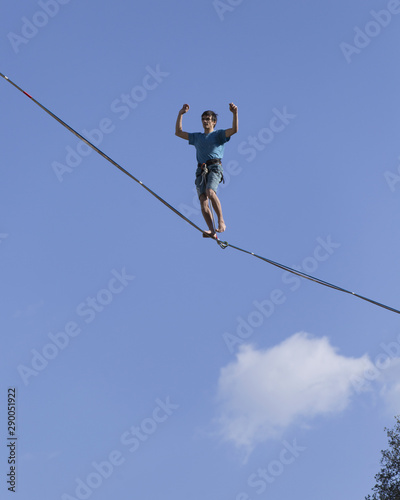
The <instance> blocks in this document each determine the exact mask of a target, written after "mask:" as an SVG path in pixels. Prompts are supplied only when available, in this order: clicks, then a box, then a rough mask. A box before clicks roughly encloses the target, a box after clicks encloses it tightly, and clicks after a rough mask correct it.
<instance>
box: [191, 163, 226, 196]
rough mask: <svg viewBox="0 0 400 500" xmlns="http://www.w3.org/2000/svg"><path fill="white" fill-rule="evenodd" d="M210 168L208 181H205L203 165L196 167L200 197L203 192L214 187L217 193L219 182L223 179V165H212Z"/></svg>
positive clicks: (196, 183)
mask: <svg viewBox="0 0 400 500" xmlns="http://www.w3.org/2000/svg"><path fill="white" fill-rule="evenodd" d="M207 168H208V174H207V181H206V182H204V179H203V176H202V175H201V174H202V169H201V167H197V169H196V180H195V182H194V183H195V185H196V190H197V194H198V196H199V198H200V196H201V195H202V194H204V193H205V192H206V189H212V190H213V191H214V192H215V193H216V192H217V189H218V186H219V183H220V182H221V181H222V172H223V170H222V166H221V165H211V166H210V167H207Z"/></svg>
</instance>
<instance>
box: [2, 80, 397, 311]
mask: <svg viewBox="0 0 400 500" xmlns="http://www.w3.org/2000/svg"><path fill="white" fill-rule="evenodd" d="M0 76H1V77H2V78H4V79H5V80H6V81H7V82H9V83H10V84H11V85H13V87H15V88H16V89H17V90H19V91H20V92H22V93H23V94H25V95H26V96H27V97H29V99H31V100H32V101H33V102H34V103H35V104H37V105H38V106H39V107H40V108H41V109H43V111H45V112H46V113H47V114H49V115H50V116H51V117H52V118H54V119H55V120H56V121H58V123H60V124H61V125H62V126H63V127H65V128H66V129H68V130H69V131H70V132H72V133H73V134H74V135H75V136H76V137H78V138H79V139H80V140H82V141H83V142H84V143H85V144H87V145H88V146H90V147H91V148H92V149H94V151H96V152H97V153H98V154H99V155H100V156H102V157H103V158H105V159H106V160H107V161H108V162H109V163H111V164H112V165H114V166H115V167H116V168H118V169H119V170H121V172H123V173H124V174H125V175H127V176H128V177H130V178H131V179H132V180H134V181H135V182H137V183H138V184H140V185H141V186H142V187H143V188H144V189H146V191H148V192H149V193H150V194H151V195H153V196H154V197H155V198H157V200H159V201H160V202H161V203H163V204H164V205H165V206H166V207H168V208H169V209H170V210H172V211H173V212H174V213H175V214H176V215H178V216H179V217H181V219H183V220H184V221H186V222H187V223H188V224H190V225H191V226H192V227H194V228H195V229H197V230H198V231H200V232H201V233H203V234H204V231H203V230H202V229H201V228H200V227H199V226H197V225H196V224H195V223H194V222H192V221H191V220H190V219H188V218H187V217H186V216H185V215H183V214H182V213H181V212H179V211H178V210H177V209H176V208H174V207H173V206H172V205H170V204H169V203H168V202H167V201H165V200H164V199H163V198H161V196H159V195H158V194H157V193H155V192H154V191H152V190H151V189H150V188H149V187H147V186H146V185H145V184H143V182H142V181H140V180H139V179H137V178H136V177H135V176H133V175H132V174H131V173H130V172H128V171H127V170H126V169H125V168H123V167H122V166H121V165H119V164H118V163H117V162H116V161H114V160H113V159H112V158H110V157H109V156H107V155H106V154H105V153H103V151H101V150H100V149H99V148H98V147H97V146H95V145H94V144H92V143H91V142H90V141H88V140H87V139H85V137H83V136H82V135H81V134H80V133H79V132H77V131H76V130H74V129H73V128H72V127H70V126H69V125H68V124H67V123H65V122H64V121H63V120H61V119H60V118H59V117H58V116H57V115H55V114H54V113H53V112H52V111H50V110H49V109H47V108H46V107H45V106H43V104H41V103H40V102H39V101H37V100H36V99H34V98H33V97H32V96H31V95H30V94H28V93H27V92H25V90H23V89H22V88H21V87H19V86H18V85H17V84H16V83H14V82H13V81H12V80H10V79H9V78H8V77H7V76H5V75H3V74H2V73H0ZM211 239H214V238H211ZM215 241H216V242H217V243H218V245H219V246H220V247H221V248H222V249H225V248H227V247H230V248H233V249H234V250H238V251H239V252H242V253H246V254H248V255H252V256H253V257H256V258H257V259H260V260H262V261H264V262H266V263H268V264H271V265H273V266H275V267H278V268H279V269H283V270H284V271H287V272H289V273H291V274H295V275H296V276H299V277H301V278H305V279H308V280H310V281H313V282H314V283H318V284H319V285H323V286H326V287H329V288H333V289H334V290H337V291H339V292H343V293H347V294H350V295H353V296H355V297H358V298H359V299H362V300H365V301H367V302H370V303H371V304H374V305H376V306H378V307H382V308H383V309H387V310H389V311H392V312H395V313H397V314H400V310H398V309H395V308H393V307H390V306H387V305H385V304H382V303H380V302H377V301H375V300H372V299H369V298H368V297H364V296H362V295H359V294H357V293H355V292H351V291H349V290H346V289H345V288H341V287H339V286H336V285H334V284H332V283H329V282H327V281H323V280H321V279H319V278H316V277H314V276H311V275H309V274H306V273H303V272H302V271H296V270H295V269H292V268H290V267H288V266H285V265H284V264H279V263H278V262H274V261H273V260H270V259H267V258H266V257H262V256H260V255H257V254H255V253H253V252H250V251H248V250H245V249H243V248H239V247H237V246H235V245H232V244H230V243H228V242H227V241H220V240H219V239H216V240H215Z"/></svg>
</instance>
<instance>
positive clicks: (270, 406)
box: [217, 332, 372, 453]
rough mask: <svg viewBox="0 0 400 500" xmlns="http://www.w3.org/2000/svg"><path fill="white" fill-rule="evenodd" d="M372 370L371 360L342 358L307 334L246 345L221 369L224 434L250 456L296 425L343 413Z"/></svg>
mask: <svg viewBox="0 0 400 500" xmlns="http://www.w3.org/2000/svg"><path fill="white" fill-rule="evenodd" d="M371 365H372V363H371V361H370V359H369V357H368V356H367V355H364V356H362V357H361V358H350V357H348V358H347V357H345V356H341V355H339V354H338V353H337V350H336V349H335V348H334V347H332V346H331V345H330V343H329V340H328V339H327V338H325V337H324V338H313V337H311V336H310V335H308V334H307V333H304V332H301V333H296V334H295V335H293V336H292V337H290V338H288V339H287V340H285V341H284V342H282V343H281V344H279V345H277V346H275V347H272V348H270V349H267V350H257V349H255V348H254V347H253V346H251V345H244V346H242V347H241V349H240V351H239V353H238V354H237V359H236V360H235V362H233V363H230V364H229V365H227V366H226V367H224V368H222V369H221V373H220V378H219V382H218V400H219V404H220V408H219V417H218V419H217V420H218V425H219V427H220V431H221V434H222V436H223V437H224V438H225V439H226V440H228V441H231V442H233V443H234V444H235V445H236V446H237V447H238V448H244V449H245V450H247V452H248V453H249V452H250V451H251V450H252V449H253V448H254V446H255V445H257V444H258V443H259V442H262V441H265V440H267V439H269V438H277V437H279V436H280V435H281V434H282V431H283V430H284V429H285V428H287V427H288V426H289V425H291V424H293V423H294V422H299V421H300V422H302V423H307V421H308V420H311V419H312V418H313V417H316V416H318V415H329V414H333V413H338V412H341V411H343V410H344V409H345V408H346V407H347V406H348V405H349V402H350V400H351V396H352V394H353V393H354V387H353V384H352V380H353V379H354V378H357V377H360V376H363V374H364V372H365V371H366V370H368V369H369V368H370V367H371Z"/></svg>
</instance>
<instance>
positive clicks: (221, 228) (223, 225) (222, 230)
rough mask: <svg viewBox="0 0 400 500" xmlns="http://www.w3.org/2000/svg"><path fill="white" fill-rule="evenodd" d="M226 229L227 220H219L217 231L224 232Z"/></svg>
mask: <svg viewBox="0 0 400 500" xmlns="http://www.w3.org/2000/svg"><path fill="white" fill-rule="evenodd" d="M225 229H226V224H225V222H224V221H223V220H222V221H220V222H219V224H218V229H217V233H223V232H224V231H225Z"/></svg>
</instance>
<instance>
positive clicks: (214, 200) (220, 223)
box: [206, 189, 226, 233]
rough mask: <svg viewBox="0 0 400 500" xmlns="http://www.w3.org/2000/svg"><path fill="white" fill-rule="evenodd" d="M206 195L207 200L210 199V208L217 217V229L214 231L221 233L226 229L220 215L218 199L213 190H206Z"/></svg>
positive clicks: (220, 208) (220, 209)
mask: <svg viewBox="0 0 400 500" xmlns="http://www.w3.org/2000/svg"><path fill="white" fill-rule="evenodd" d="M206 193H207V196H208V198H210V200H211V203H212V206H213V208H214V210H215V213H216V214H217V217H218V228H217V229H216V231H217V233H223V232H224V231H225V229H226V224H225V222H224V217H223V215H222V207H221V203H220V201H219V199H218V196H217V193H216V192H215V191H214V190H213V189H207V191H206Z"/></svg>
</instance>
